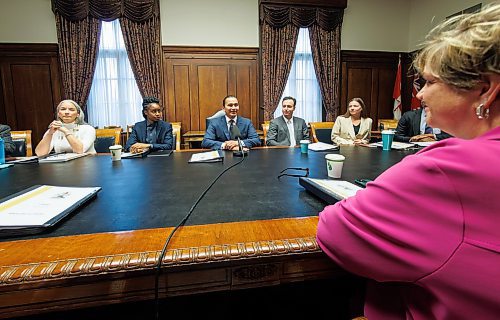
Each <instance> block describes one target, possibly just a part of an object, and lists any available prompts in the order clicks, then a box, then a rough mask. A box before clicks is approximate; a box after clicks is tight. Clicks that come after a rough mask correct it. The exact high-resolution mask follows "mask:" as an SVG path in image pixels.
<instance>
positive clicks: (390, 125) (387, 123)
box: [377, 119, 398, 130]
mask: <svg viewBox="0 0 500 320" xmlns="http://www.w3.org/2000/svg"><path fill="white" fill-rule="evenodd" d="M380 124H383V125H384V129H386V130H387V129H396V128H397V127H398V120H396V119H378V125H377V129H380V128H381V127H380Z"/></svg>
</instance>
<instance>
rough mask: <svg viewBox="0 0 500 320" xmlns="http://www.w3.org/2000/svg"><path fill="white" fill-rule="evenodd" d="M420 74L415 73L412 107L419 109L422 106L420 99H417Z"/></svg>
mask: <svg viewBox="0 0 500 320" xmlns="http://www.w3.org/2000/svg"><path fill="white" fill-rule="evenodd" d="M419 79H420V77H419V75H418V73H416V74H415V76H414V77H413V90H412V92H411V109H412V110H414V109H418V108H420V107H421V104H420V100H418V99H417V93H418V92H419V91H420V83H419Z"/></svg>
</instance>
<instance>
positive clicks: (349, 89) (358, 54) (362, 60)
mask: <svg viewBox="0 0 500 320" xmlns="http://www.w3.org/2000/svg"><path fill="white" fill-rule="evenodd" d="M399 54H401V70H402V72H401V75H402V76H401V78H402V83H401V90H402V100H403V106H405V107H406V109H408V108H409V105H410V103H409V101H410V99H411V91H409V90H410V89H411V81H412V79H413V77H408V76H407V75H408V71H407V70H408V66H409V58H408V54H406V53H397V52H395V53H394V52H376V51H347V50H345V51H342V53H341V55H342V57H341V61H342V76H341V79H342V83H341V86H340V88H341V89H340V91H341V92H340V113H339V115H340V114H344V113H345V112H346V110H347V106H348V104H349V101H350V100H351V99H352V98H361V99H363V101H364V102H365V105H366V108H367V109H368V114H369V116H370V118H372V119H373V129H376V126H377V121H378V119H392V118H393V112H392V109H393V106H394V99H393V98H392V93H393V90H394V82H395V80H396V73H397V70H398V59H399ZM404 111H406V110H404V109H403V112H404Z"/></svg>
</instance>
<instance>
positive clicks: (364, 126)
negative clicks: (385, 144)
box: [332, 98, 372, 145]
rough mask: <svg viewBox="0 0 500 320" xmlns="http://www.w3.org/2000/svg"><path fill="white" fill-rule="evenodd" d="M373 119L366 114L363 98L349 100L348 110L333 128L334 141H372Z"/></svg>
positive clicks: (360, 142)
mask: <svg viewBox="0 0 500 320" xmlns="http://www.w3.org/2000/svg"><path fill="white" fill-rule="evenodd" d="M371 130H372V119H370V118H368V117H367V116H366V108H365V103H364V102H363V100H361V98H354V99H352V100H351V101H350V102H349V107H348V108H347V112H346V113H345V114H343V115H341V116H338V117H337V119H336V120H335V124H334V125H333V129H332V142H333V143H335V144H337V145H352V144H366V143H368V142H370V135H371Z"/></svg>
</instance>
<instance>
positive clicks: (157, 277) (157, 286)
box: [155, 155, 245, 320]
mask: <svg viewBox="0 0 500 320" xmlns="http://www.w3.org/2000/svg"><path fill="white" fill-rule="evenodd" d="M244 160H245V156H244V155H243V158H242V159H241V160H240V161H238V162H236V163H235V164H232V165H231V166H229V167H227V168H226V169H224V170H222V171H221V172H220V173H219V174H218V175H217V177H215V179H214V180H213V181H212V182H211V183H210V184H209V185H208V187H207V188H205V190H204V191H203V192H202V193H201V195H200V196H199V197H198V199H197V200H196V201H195V203H194V204H193V205H192V206H191V209H189V212H188V213H187V214H186V215H185V216H184V218H182V220H181V221H180V222H179V223H178V224H177V225H176V226H175V228H174V229H173V230H172V231H171V232H170V234H169V235H168V237H167V240H166V241H165V244H164V245H163V249H162V250H161V253H160V257H159V258H158V264H157V266H156V272H155V319H156V320H159V317H160V299H159V290H160V284H159V282H160V274H161V263H162V261H163V258H164V257H165V254H166V252H167V247H168V245H169V243H170V240H172V237H173V236H174V234H175V232H176V231H177V230H178V229H179V228H180V227H182V226H184V224H185V223H186V222H187V220H188V219H189V217H190V216H191V214H192V213H193V211H194V209H195V208H196V206H197V205H198V203H199V202H200V201H201V199H203V197H204V196H205V194H207V192H208V191H209V190H210V189H211V188H212V186H213V185H214V184H215V183H216V182H217V180H219V178H220V177H222V175H223V174H224V173H226V172H228V171H229V170H231V169H232V168H234V167H236V166H237V165H239V164H240V163H242V162H243V161H244ZM166 290H167V292H168V287H167V288H166Z"/></svg>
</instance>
